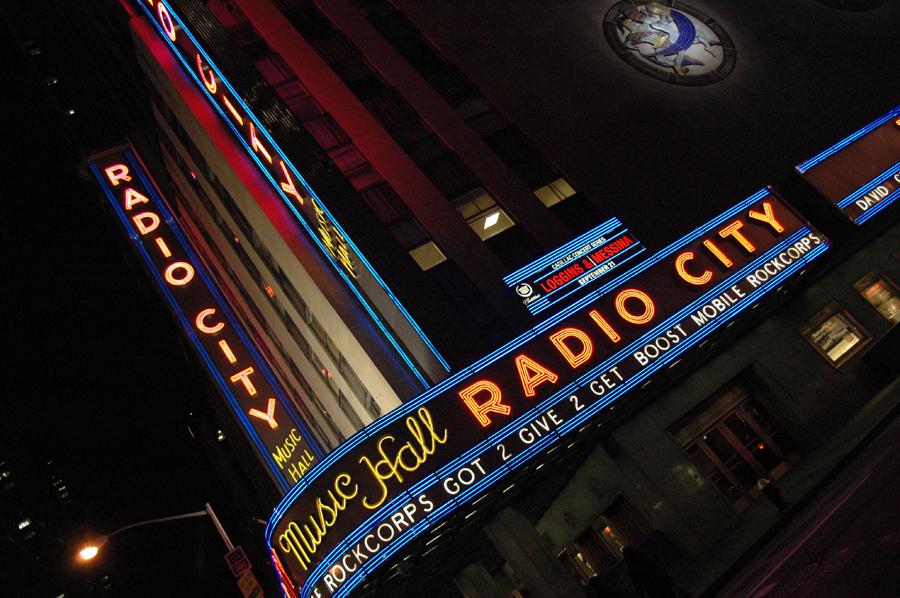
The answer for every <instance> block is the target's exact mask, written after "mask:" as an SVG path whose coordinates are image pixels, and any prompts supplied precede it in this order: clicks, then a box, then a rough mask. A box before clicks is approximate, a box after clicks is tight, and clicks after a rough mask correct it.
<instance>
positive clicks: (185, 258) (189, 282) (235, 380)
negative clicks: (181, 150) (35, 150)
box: [89, 147, 322, 491]
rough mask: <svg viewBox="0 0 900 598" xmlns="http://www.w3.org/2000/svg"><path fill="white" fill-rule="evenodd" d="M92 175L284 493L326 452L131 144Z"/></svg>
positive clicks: (100, 161)
mask: <svg viewBox="0 0 900 598" xmlns="http://www.w3.org/2000/svg"><path fill="white" fill-rule="evenodd" d="M89 164H90V169H91V172H92V173H93V174H94V177H95V178H96V179H97V182H98V183H99V184H100V185H101V187H103V190H104V192H105V193H106V196H107V198H108V199H109V201H110V203H111V204H112V206H113V208H114V209H115V212H116V214H117V215H118V216H119V219H120V220H121V222H122V225H123V226H124V227H125V230H126V232H127V233H128V236H129V237H131V239H132V241H134V244H135V246H136V247H137V250H138V252H139V253H140V254H141V256H142V257H143V258H144V260H145V261H146V262H147V266H148V268H149V269H150V272H151V273H152V275H153V277H154V279H155V280H156V282H157V283H158V284H159V286H160V289H161V290H162V293H163V295H165V297H166V299H167V300H168V302H169V305H170V306H171V308H172V310H173V311H174V313H175V315H176V316H177V318H178V321H179V322H180V323H181V325H182V328H183V329H184V331H185V333H186V334H187V336H188V338H190V340H191V342H192V344H193V345H194V348H195V349H196V351H197V354H198V355H199V356H200V358H201V359H202V360H203V363H204V364H205V365H206V367H207V368H208V369H209V372H210V375H211V376H212V377H213V379H214V380H215V381H216V383H217V384H218V386H219V389H220V390H221V392H222V394H223V396H224V397H225V398H226V400H227V402H228V405H229V407H230V408H231V410H232V412H233V413H234V415H235V417H237V419H238V421H240V423H241V424H242V425H243V427H244V429H245V430H246V432H247V435H248V436H249V438H250V440H251V441H252V443H253V445H254V447H255V448H256V452H257V454H258V455H259V457H260V459H261V460H262V462H263V463H264V464H265V466H266V467H267V468H268V469H269V470H270V471H271V473H272V475H273V477H274V478H275V480H276V482H277V483H278V485H279V486H280V487H281V489H282V490H283V491H287V489H288V488H290V487H291V486H293V485H294V484H296V483H297V482H298V481H300V479H302V477H303V476H304V475H305V474H306V472H307V471H308V470H309V469H310V467H311V466H312V465H313V464H314V463H315V462H317V461H318V459H319V458H320V457H321V454H322V453H321V450H320V449H319V448H318V446H317V444H316V443H315V441H314V440H312V438H313V437H312V435H311V434H310V433H309V432H308V430H307V429H306V427H305V426H304V425H303V423H302V422H301V420H300V418H299V417H298V416H297V414H296V413H295V412H294V409H293V407H292V406H291V404H290V401H289V400H288V399H287V397H286V396H285V394H284V392H283V390H282V389H281V388H280V387H279V385H278V382H277V381H276V379H275V377H274V376H273V375H272V372H271V371H270V370H269V368H268V366H266V364H265V362H264V361H263V360H262V359H261V358H260V356H259V353H258V352H257V351H256V348H255V347H254V346H253V344H252V342H251V341H250V340H249V338H248V337H247V335H246V333H245V332H244V330H243V329H242V327H241V326H240V324H239V323H238V322H237V320H236V319H235V317H234V314H233V313H232V312H231V309H230V308H229V307H228V304H227V303H226V302H225V301H224V299H223V298H222V295H221V293H220V292H219V291H218V289H217V287H216V286H215V283H214V282H213V280H212V279H211V278H210V276H209V274H208V273H207V272H206V270H205V268H204V266H203V263H202V262H201V261H200V260H198V259H197V257H196V255H195V254H194V251H193V250H192V248H191V246H190V244H189V242H188V241H187V239H186V238H185V237H184V234H183V233H182V232H181V230H180V229H179V228H178V225H177V224H176V223H175V220H174V219H173V218H172V215H171V214H170V213H169V210H168V208H167V207H166V205H165V202H164V201H162V199H161V196H160V194H159V193H158V191H157V189H156V187H155V186H154V185H153V184H152V182H151V181H150V178H149V177H148V176H147V173H146V171H145V169H144V168H143V165H142V163H141V162H140V159H139V158H138V156H137V155H136V154H135V152H134V151H133V150H132V149H131V148H128V147H122V148H114V149H110V150H108V151H105V152H103V153H101V154H97V155H94V156H92V157H91V158H90V159H89Z"/></svg>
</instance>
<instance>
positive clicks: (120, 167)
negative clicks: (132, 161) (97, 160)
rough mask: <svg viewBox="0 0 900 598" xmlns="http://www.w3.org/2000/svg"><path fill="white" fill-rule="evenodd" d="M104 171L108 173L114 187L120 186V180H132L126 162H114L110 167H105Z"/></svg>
mask: <svg viewBox="0 0 900 598" xmlns="http://www.w3.org/2000/svg"><path fill="white" fill-rule="evenodd" d="M103 172H105V173H106V178H108V179H109V183H110V184H111V185H112V186H113V187H118V186H119V181H130V180H131V177H130V176H128V167H127V166H125V165H124V164H114V165H112V166H110V167H108V168H104V169H103Z"/></svg>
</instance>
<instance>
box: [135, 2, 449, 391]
mask: <svg viewBox="0 0 900 598" xmlns="http://www.w3.org/2000/svg"><path fill="white" fill-rule="evenodd" d="M138 5H139V6H140V7H141V8H142V9H143V10H144V12H145V13H146V14H147V16H148V17H149V18H150V19H151V21H152V22H153V24H154V25H155V26H156V28H157V30H158V31H159V33H160V35H161V36H162V40H163V41H164V42H165V43H166V44H167V45H168V47H169V48H170V49H171V50H172V51H173V53H174V55H175V56H176V58H178V60H179V62H180V63H181V66H182V67H183V68H184V69H185V71H186V73H187V74H188V75H189V76H190V77H191V78H192V79H193V80H194V82H195V83H196V86H197V89H199V90H200V91H201V92H202V93H203V95H204V96H205V97H206V99H207V101H208V102H209V103H210V105H212V107H213V108H215V110H216V111H217V112H218V113H219V114H220V115H221V117H222V118H223V119H224V121H225V123H226V124H227V126H228V127H229V128H230V129H231V131H232V132H233V133H234V135H235V136H236V137H237V140H238V141H239V142H240V143H241V144H242V145H243V146H244V149H245V150H246V152H247V155H248V156H249V157H251V158H252V159H253V161H254V162H255V163H256V164H257V166H258V167H259V169H260V172H261V173H262V174H263V175H264V176H265V177H266V178H267V179H268V180H269V182H270V183H271V185H272V188H273V189H274V190H275V191H276V193H278V195H279V196H280V197H281V199H282V200H283V201H284V203H285V205H286V206H287V207H288V208H289V209H290V210H291V212H292V213H293V214H294V215H295V216H296V217H297V221H298V222H299V223H300V224H301V225H302V226H303V228H304V229H305V230H306V232H307V233H308V234H309V236H310V238H312V240H313V241H314V242H315V243H316V244H317V245H318V247H319V248H320V249H321V250H322V253H323V255H324V257H325V258H326V259H327V260H328V261H329V263H331V264H332V266H333V267H334V268H335V270H336V272H337V273H338V274H339V275H340V276H341V278H342V279H343V280H344V281H345V282H346V283H347V285H348V287H349V288H350V290H351V291H352V292H353V294H354V295H355V296H356V297H357V299H359V301H360V303H361V304H362V306H363V308H364V309H365V310H366V312H367V313H368V314H369V315H370V316H371V318H372V320H373V322H374V323H375V325H376V326H377V327H378V328H379V330H380V331H381V332H382V334H383V335H384V336H385V338H386V339H387V340H388V342H389V343H390V344H391V345H392V346H393V347H394V349H396V351H397V354H398V356H399V357H400V358H401V359H402V360H403V362H404V363H405V364H406V366H407V367H408V368H409V369H410V371H411V372H412V373H413V375H415V376H416V378H417V379H418V380H419V382H421V383H422V385H423V386H425V387H426V388H427V387H428V386H430V382H429V380H428V377H427V376H426V374H425V373H423V372H422V371H421V370H420V367H422V366H425V368H426V370H427V373H428V374H429V375H430V377H431V378H432V379H436V378H439V377H442V376H443V375H444V373H445V372H448V371H450V366H449V364H448V363H447V362H446V361H445V360H444V358H443V357H442V356H441V355H440V353H439V352H438V350H437V348H436V347H435V346H434V345H433V344H432V343H431V341H430V340H429V339H428V337H427V336H426V335H425V332H424V331H423V330H422V329H421V328H420V327H419V325H418V324H417V323H416V321H415V320H414V319H413V317H412V316H411V315H410V314H409V312H407V311H406V308H405V307H404V306H403V305H402V304H401V303H400V301H399V300H398V299H397V297H396V296H394V294H393V293H392V292H391V290H390V289H389V288H388V287H387V284H386V283H385V282H384V280H383V279H382V278H381V277H380V276H379V275H378V273H377V272H376V271H375V269H374V268H373V267H372V266H371V264H370V263H369V262H368V260H366V258H365V256H363V255H362V253H360V251H359V250H358V249H357V247H356V245H355V244H354V243H353V241H352V240H351V239H350V237H349V236H348V235H347V233H346V232H345V231H344V230H343V228H342V227H341V225H340V224H339V223H338V221H337V220H336V219H335V218H334V216H333V215H332V214H331V212H329V210H328V208H327V207H326V206H325V204H324V203H323V202H322V200H321V199H320V198H319V197H318V196H317V195H316V194H315V192H314V191H313V190H312V188H311V187H310V186H309V184H308V183H307V182H306V180H305V179H304V178H303V177H302V176H301V175H300V173H299V172H298V171H297V169H296V168H295V167H294V165H293V164H291V162H290V160H289V159H288V157H287V156H286V155H285V153H284V152H283V151H282V150H281V149H280V148H279V147H278V144H277V143H276V142H275V140H274V139H273V138H272V137H271V135H270V134H269V132H268V131H267V130H266V128H265V127H264V126H263V125H262V124H261V123H260V121H259V119H258V118H257V117H256V116H255V115H254V114H253V113H252V112H251V111H250V109H249V108H248V107H247V105H246V104H245V103H244V101H243V100H242V99H241V97H240V95H238V93H237V92H236V91H235V90H234V88H233V87H232V86H231V84H230V83H229V82H228V80H227V79H226V78H225V77H224V75H223V74H222V72H221V70H219V68H218V67H217V66H216V65H215V64H214V63H213V61H212V60H211V59H210V57H209V55H208V54H207V53H206V51H205V50H204V49H203V48H202V47H201V46H200V44H199V43H198V42H197V39H196V38H195V37H194V36H193V34H192V33H191V32H190V31H189V30H188V29H187V28H186V27H185V24H184V22H183V21H182V20H181V19H180V18H179V16H178V15H177V14H176V12H175V11H174V10H173V9H172V7H171V5H170V4H169V3H168V2H166V1H165V0H145V1H143V2H138ZM388 322H392V323H397V324H400V325H402V326H404V329H405V330H407V334H406V340H407V341H410V340H413V339H415V342H417V343H421V346H420V348H421V350H420V351H419V352H418V357H419V359H418V361H417V360H416V359H415V358H414V357H413V355H412V354H411V353H410V351H409V350H408V347H407V346H406V344H405V341H404V340H402V339H400V338H398V337H397V334H396V333H395V331H394V330H392V329H391V327H390V326H389V324H388Z"/></svg>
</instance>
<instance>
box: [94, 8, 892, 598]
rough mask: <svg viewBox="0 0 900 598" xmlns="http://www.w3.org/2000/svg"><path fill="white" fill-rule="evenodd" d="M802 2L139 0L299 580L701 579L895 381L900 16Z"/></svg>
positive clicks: (162, 196) (120, 179)
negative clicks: (895, 74)
mask: <svg viewBox="0 0 900 598" xmlns="http://www.w3.org/2000/svg"><path fill="white" fill-rule="evenodd" d="M782 4H783V5H779V6H777V7H774V6H772V7H766V8H765V9H764V8H762V7H759V6H755V5H753V4H752V3H749V4H748V3H738V2H731V3H725V4H721V3H720V4H719V5H713V4H710V3H703V2H695V3H692V4H690V5H684V6H681V5H678V6H675V5H673V4H672V3H655V2H648V3H643V4H642V3H623V2H620V3H616V2H610V1H604V2H582V1H576V2H567V3H562V4H561V3H547V2H531V1H527V2H523V1H521V0H516V1H508V2H493V3H483V2H457V3H452V4H448V3H438V2H405V1H400V0H391V1H388V0H329V1H327V2H325V1H322V2H317V1H313V0H209V1H208V2H202V1H200V0H150V1H147V2H134V3H130V2H123V6H125V7H126V9H127V10H128V11H130V13H131V14H132V17H133V18H132V19H131V22H130V26H131V29H132V35H133V38H134V43H135V50H136V55H137V59H138V63H139V64H140V67H141V69H143V71H144V74H145V77H146V80H147V85H146V87H145V89H146V94H147V95H148V96H149V99H150V102H151V104H152V110H153V115H154V118H155V121H156V128H157V133H158V135H157V137H156V142H155V143H153V144H150V145H146V144H145V147H143V148H142V147H141V144H139V143H135V146H136V147H137V149H138V152H139V153H142V154H143V153H145V152H146V153H148V154H156V153H157V152H158V154H159V156H160V159H159V160H149V159H148V160H147V163H148V164H149V168H148V169H147V170H148V171H149V173H150V177H152V179H153V181H155V182H151V181H150V180H149V179H148V180H144V181H143V183H141V185H143V186H138V183H137V182H136V181H132V178H137V175H136V174H135V173H136V172H138V171H139V169H140V168H142V165H141V164H140V159H139V158H137V157H136V156H135V155H134V154H131V153H127V152H126V153H121V154H103V155H100V156H97V157H95V158H94V159H93V164H94V172H95V174H96V175H97V178H98V180H99V181H100V182H101V183H102V184H103V185H105V187H106V188H107V190H108V191H109V193H110V195H109V197H110V199H111V200H112V201H113V203H114V204H116V202H118V204H117V206H118V207H117V210H119V211H118V213H119V215H120V217H122V219H123V222H124V223H125V225H126V227H130V228H129V234H131V235H132V237H133V238H135V239H136V242H138V243H145V245H144V247H147V246H149V247H150V249H149V250H147V251H150V252H151V253H152V252H154V251H157V249H158V250H159V251H162V254H161V255H163V256H164V257H165V258H166V259H169V258H170V256H171V253H172V252H176V253H177V251H179V250H177V249H176V248H175V243H176V240H175V239H177V243H179V247H180V246H182V245H183V247H184V248H185V249H184V251H185V252H186V253H184V255H185V256H186V257H184V258H183V260H184V261H180V262H177V264H186V265H182V266H178V268H181V270H178V269H177V268H176V269H175V270H173V269H172V268H173V267H174V266H173V263H176V262H168V263H167V262H164V261H163V262H160V261H159V260H160V259H162V258H160V257H159V255H157V254H155V253H154V254H153V255H154V256H156V257H148V255H149V254H145V257H147V260H148V264H149V267H150V269H151V270H153V269H154V268H155V267H157V266H158V269H159V273H160V277H159V281H160V284H161V285H162V287H163V288H169V287H171V288H174V287H182V286H183V287H187V286H188V284H189V283H190V284H191V285H194V284H195V283H193V282H191V280H192V278H191V277H193V274H194V272H197V273H199V272H201V271H202V272H203V274H202V276H203V279H204V281H206V282H205V284H206V285H207V286H208V287H209V288H210V289H214V290H212V291H209V292H211V293H212V295H211V296H214V297H215V300H216V301H218V302H219V303H217V304H216V305H215V307H214V308H212V307H207V308H206V310H205V311H198V310H200V307H201V306H200V305H199V303H198V304H197V305H196V306H194V305H193V304H192V303H191V301H192V299H191V300H189V299H188V298H185V297H186V296H184V297H183V296H181V295H178V292H181V291H177V292H176V291H172V295H171V297H172V298H171V299H170V301H172V304H173V307H174V308H175V309H176V313H182V312H183V315H180V316H179V317H182V318H183V319H184V321H185V322H186V324H185V327H186V330H187V332H188V334H189V335H194V338H196V339H198V340H196V344H195V346H196V348H197V350H198V352H199V353H200V354H201V355H202V356H203V355H206V356H208V357H209V359H206V357H204V360H205V363H206V365H207V366H208V367H209V368H210V369H211V371H212V372H213V375H214V377H218V378H217V380H219V382H218V384H219V385H220V389H221V390H222V392H223V395H225V396H226V397H232V398H231V399H229V401H232V402H230V403H228V402H227V401H226V403H227V405H228V407H227V408H225V407H222V411H223V414H225V415H227V412H228V411H229V409H230V410H231V411H234V412H235V413H236V414H238V420H239V422H240V424H241V426H242V427H243V428H244V432H243V433H245V434H246V437H247V439H248V440H249V442H248V444H247V459H246V462H245V466H246V467H247V468H248V470H251V475H252V476H254V479H255V480H256V482H255V491H256V492H257V493H259V495H260V496H265V497H266V499H269V500H272V502H273V503H274V502H276V501H277V500H279V499H280V500H281V502H280V504H279V506H278V507H277V508H276V510H275V513H274V514H273V515H272V517H271V519H270V522H269V529H268V530H267V541H268V542H269V546H270V547H271V549H272V555H273V562H274V563H275V566H276V568H277V569H278V570H279V574H280V575H281V576H282V583H283V584H284V589H285V592H286V593H288V594H289V595H295V594H296V595H303V596H309V595H313V596H331V595H347V594H348V593H352V592H357V593H361V594H366V593H370V594H376V593H380V594H381V595H391V596H400V595H411V596H414V595H424V594H429V595H444V594H446V595H457V594H460V593H461V594H463V595H465V596H468V597H469V598H475V597H477V596H511V595H522V593H523V592H527V593H528V595H533V596H562V595H566V596H580V595H584V594H585V593H591V592H596V591H598V589H597V588H598V587H599V586H601V585H609V586H617V587H619V588H620V589H621V590H623V591H631V590H633V588H630V587H629V584H628V582H627V581H625V580H624V578H623V576H622V575H623V574H622V572H623V564H622V548H623V547H625V546H633V547H639V548H640V549H641V550H642V551H643V552H645V553H646V554H648V555H651V556H652V557H653V558H655V559H656V560H657V561H658V562H659V563H660V564H661V565H662V566H664V567H666V568H668V570H669V572H670V573H671V574H672V575H673V576H675V577H676V578H677V579H678V580H679V582H680V583H682V584H683V585H685V586H687V587H690V588H691V589H692V590H694V591H697V592H699V591H703V590H705V589H706V588H708V587H710V586H711V585H713V584H714V583H715V581H716V579H717V578H718V577H719V576H720V575H722V574H723V573H724V572H725V571H726V570H727V569H728V567H729V566H730V565H731V564H732V563H733V562H734V561H736V560H737V559H738V558H739V557H740V555H741V554H742V553H743V552H744V551H745V550H746V549H747V547H749V546H750V545H751V544H752V543H753V542H754V541H755V540H756V539H757V538H758V537H759V536H760V535H761V534H762V532H763V531H764V530H765V529H767V528H768V527H769V526H771V525H772V524H773V522H774V521H775V517H776V514H775V512H774V509H773V508H772V505H770V504H769V503H768V502H766V500H765V498H764V496H763V493H762V492H761V488H762V486H765V484H766V483H768V484H777V485H778V486H779V487H780V488H781V489H782V492H783V493H784V494H785V495H786V496H787V497H788V499H794V498H797V497H800V496H803V495H805V494H806V493H807V492H809V491H810V490H811V489H812V488H814V487H815V485H816V483H817V482H818V481H819V480H820V479H822V477H823V476H824V475H825V473H826V472H827V471H828V470H829V469H830V468H831V467H833V466H834V464H835V463H836V462H837V461H838V460H839V458H840V456H841V455H842V454H843V453H842V452H841V451H842V450H843V452H844V453H845V452H846V450H847V449H846V447H845V448H844V449H840V448H836V444H835V443H837V442H838V439H842V441H844V442H845V443H849V442H850V441H851V440H852V438H853V434H854V433H855V432H854V431H855V430H858V429H860V428H861V427H864V426H865V423H866V422H868V421H870V420H871V421H877V419H878V417H880V416H879V414H884V413H886V412H888V411H890V409H891V408H892V405H894V404H896V399H897V394H898V392H897V386H896V376H897V367H896V362H895V361H893V360H892V359H891V357H890V356H891V355H892V353H891V346H894V347H895V346H896V343H897V329H896V323H897V321H898V319H900V294H898V290H897V286H896V283H895V281H897V280H898V279H900V261H898V259H900V253H898V252H900V243H898V231H897V208H896V204H895V199H896V196H897V194H898V191H897V188H898V187H900V179H898V176H900V174H898V173H900V171H898V166H897V160H898V159H900V112H898V108H897V97H896V93H895V91H893V89H892V88H891V86H890V85H888V84H887V83H886V81H888V75H889V72H890V68H891V65H892V64H893V63H895V62H896V59H897V50H896V49H890V50H888V51H887V52H886V53H881V54H872V53H871V51H870V49H869V45H868V44H867V40H871V39H890V38H891V36H892V28H891V26H890V23H891V22H892V19H893V20H896V17H897V11H896V8H895V7H892V6H888V5H877V6H874V7H865V8H866V10H860V11H853V12H849V11H844V10H841V9H838V8H834V7H829V6H826V5H824V4H822V3H818V2H813V1H812V0H808V1H807V2H804V3H792V4H784V3H782ZM891 53H893V55H892V54H891ZM129 151H130V150H129ZM113 155H115V156H117V158H116V160H119V161H115V160H113V161H110V160H112V158H111V157H110V156H113ZM123 156H124V157H123ZM126 167H127V168H126ZM123 168H124V170H123ZM119 192H124V195H122V194H119ZM129 193H131V195H129ZM129 197H130V198H131V199H129ZM123 198H124V199H123ZM136 198H137V199H136ZM138 210H147V211H145V212H140V213H139V212H138ZM154 210H155V211H154ZM144 214H152V216H144ZM154 219H155V223H154ZM129 222H130V224H129ZM160 222H165V223H166V226H170V227H171V230H172V231H176V232H171V233H169V232H166V233H165V234H167V235H168V234H171V235H173V236H172V237H171V238H169V237H166V239H169V240H167V241H166V243H165V244H164V245H165V249H164V248H163V245H160V242H159V241H154V242H155V243H156V245H155V246H154V245H153V244H152V243H150V240H151V239H154V238H159V239H162V238H163V237H162V236H160V237H153V235H157V234H158V235H163V233H161V232H158V231H162V230H163V229H164V228H165V227H163V228H160ZM145 237H146V239H144V238H145ZM148 244H149V245H148ZM154 247H155V248H154ZM142 251H143V250H142ZM179 255H181V254H179ZM172 259H182V258H179V257H178V256H177V255H176V257H175V258H172ZM154 260H155V261H154ZM188 269H189V270H190V273H191V277H189V276H188V275H187V274H185V273H186V272H188ZM179 271H180V272H181V274H178V272H179ZM179 277H180V278H179ZM198 278H199V275H198ZM197 284H199V283H197ZM167 285H168V287H167ZM216 293H218V294H216ZM169 296H170V295H167V297H169ZM210 301H212V299H210ZM204 305H205V304H204ZM195 307H196V309H195ZM209 309H212V310H213V311H208V310H209ZM179 310H182V312H179ZM191 310H194V311H191ZM216 310H218V312H216ZM229 310H230V311H229ZM223 313H228V314H229V316H228V320H227V322H228V325H229V326H231V327H232V328H233V329H234V330H235V332H234V334H235V335H236V336H225V337H222V336H220V335H221V334H230V333H229V332H228V330H226V331H225V332H222V328H220V327H219V325H218V324H217V323H216V322H218V321H219V317H220V316H221V314H223ZM204 314H205V315H204ZM221 321H222V322H223V324H222V325H223V326H225V325H226V324H225V323H224V322H225V320H221ZM204 335H206V336H204ZM238 338H239V339H240V341H238V340H235V339H238ZM206 341H209V342H210V343H212V342H213V341H215V342H217V343H218V345H217V346H216V345H214V344H209V345H205V344H204V343H205V342H206ZM223 342H225V343H226V344H225V345H224V346H223V345H222V343H223ZM238 342H240V343H241V345H240V347H246V349H247V353H246V354H245V355H243V356H242V355H237V353H238V349H237V347H238ZM217 347H218V348H217ZM226 347H227V349H226ZM223 355H224V358H227V359H226V361H221V360H222V359H223ZM217 359H218V360H219V361H217ZM251 362H252V366H248V367H244V369H240V368H241V367H243V366H246V365H247V363H251ZM228 364H231V365H233V366H234V368H232V369H231V370H227V367H228ZM226 370H227V371H226ZM263 378H264V379H265V381H266V382H265V383H266V384H268V385H270V386H271V390H268V387H267V390H265V391H259V392H258V389H257V386H259V385H260V382H259V380H261V379H263ZM255 385H256V386H255ZM238 392H244V393H245V394H246V395H247V396H246V397H244V399H241V398H239V397H237V396H236V393H238ZM257 394H259V396H260V397H265V398H268V397H269V395H270V394H271V396H272V398H271V399H268V400H270V401H272V402H271V403H266V402H265V401H260V402H258V403H245V402H242V401H244V400H245V399H246V401H251V400H254V401H255V400H258V399H255V398H254V397H256V396H257ZM232 399H233V400H232ZM282 409H283V410H284V412H286V413H289V414H290V416H289V417H290V418H291V422H292V424H289V425H288V426H281V427H280V429H279V426H278V425H277V424H278V423H279V422H276V419H277V417H279V416H278V414H280V413H281V412H282ZM248 413H249V418H248V416H247V414H248ZM285 417H287V416H285ZM254 418H255V419H254ZM281 421H282V422H283V420H281ZM848 422H849V423H848ZM851 424H853V425H851ZM291 425H293V428H291V427H290V426H291ZM267 426H268V428H267ZM238 429H240V426H239V427H238ZM267 434H271V435H272V438H271V439H270V438H269V437H268V436H266V435H267ZM279 434H280V435H281V436H278V435H279ZM284 434H287V436H284ZM301 446H302V447H303V448H302V450H298V449H297V447H301ZM298 456H299V459H300V460H299V461H298ZM517 593H518V594H517Z"/></svg>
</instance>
